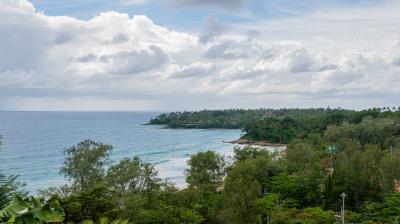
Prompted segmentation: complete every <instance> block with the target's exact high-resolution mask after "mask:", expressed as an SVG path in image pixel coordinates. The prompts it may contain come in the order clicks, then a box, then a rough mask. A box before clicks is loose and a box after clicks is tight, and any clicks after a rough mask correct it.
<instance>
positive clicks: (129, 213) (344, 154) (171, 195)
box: [0, 109, 400, 224]
mask: <svg viewBox="0 0 400 224" xmlns="http://www.w3.org/2000/svg"><path fill="white" fill-rule="evenodd" d="M151 123H153V124H164V125H167V126H169V127H175V128H182V127H183V128H215V127H222V128H238V127H239V128H244V130H245V134H244V137H245V138H248V139H252V140H256V141H259V140H262V141H270V142H277V143H288V144H287V149H286V150H285V151H283V152H280V153H269V152H268V151H267V150H264V149H258V148H252V147H243V148H239V147H236V148H235V149H234V153H235V154H234V156H233V159H232V160H229V159H226V158H229V157H222V156H221V155H219V154H218V153H216V152H212V151H207V152H200V153H197V154H194V155H192V156H191V158H190V160H189V161H188V168H187V169H186V182H187V184H188V187H187V188H185V189H177V188H176V187H175V186H174V185H173V184H171V183H167V182H162V181H161V179H160V178H159V177H158V173H157V171H156V170H155V168H154V166H153V165H152V164H149V163H145V162H142V161H141V160H140V159H139V158H137V157H134V158H131V159H130V158H125V159H122V160H121V161H119V162H117V163H115V164H109V159H108V156H109V154H110V152H111V149H112V147H111V146H109V145H104V144H101V143H96V142H93V141H90V140H87V141H84V142H82V143H79V144H78V145H76V146H73V147H71V148H69V149H66V153H67V157H66V160H65V163H64V166H63V167H62V169H61V173H62V174H63V175H64V176H65V177H67V178H68V179H69V180H70V185H69V186H65V187H63V188H61V189H56V190H54V189H50V190H48V191H47V193H46V195H51V193H56V194H57V195H58V197H59V198H60V203H61V207H62V208H63V210H64V211H65V221H66V222H70V223H83V222H87V223H104V224H105V223H113V222H114V223H118V222H120V223H122V222H125V223H126V222H129V223H143V224H145V223H212V224H214V223H215V224H217V223H229V224H231V223H233V224H234V223H238V224H242V223H252V224H253V223H263V224H264V223H270V224H274V223H276V224H278V223H282V224H286V223H289V224H299V223H300V224H314V223H315V224H320V223H332V224H333V223H338V218H337V215H338V214H339V213H338V211H339V210H340V206H341V200H340V196H339V194H340V193H342V192H345V193H347V195H348V197H347V198H346V216H345V217H346V223H396V221H399V220H400V217H399V215H400V194H399V193H395V188H396V187H397V188H398V187H399V183H400V166H399V164H400V114H399V112H398V111H396V112H392V111H388V110H387V109H385V110H381V109H370V110H364V111H351V110H343V109H280V110H267V109H260V110H226V111H201V112H184V113H170V114H163V115H160V116H159V117H157V118H155V119H153V120H152V121H151ZM329 146H331V147H332V148H333V147H334V148H335V152H334V153H333V151H332V150H330V151H327V148H328V147H329ZM332 148H331V149H332ZM3 178H4V177H3ZM0 180H1V177H0ZM0 186H1V182H0ZM0 189H1V187H0ZM12 191H13V190H10V191H7V192H8V194H9V192H12ZM0 196H1V191H0ZM43 207H45V206H43ZM51 208H54V207H51ZM15 210H18V209H15ZM55 210H57V209H53V210H52V211H55ZM57 211H58V210H57ZM4 214H5V213H4ZM4 214H3V215H4ZM7 214H8V213H7ZM35 217H36V218H35V219H38V218H43V217H44V216H43V217H42V216H40V215H39V216H35ZM85 220H91V221H85ZM121 220H125V221H121ZM5 221H7V220H5Z"/></svg>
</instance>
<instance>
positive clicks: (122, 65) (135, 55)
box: [101, 46, 168, 75]
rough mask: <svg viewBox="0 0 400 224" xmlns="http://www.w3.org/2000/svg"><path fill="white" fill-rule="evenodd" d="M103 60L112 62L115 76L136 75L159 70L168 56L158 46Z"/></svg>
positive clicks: (121, 53)
mask: <svg viewBox="0 0 400 224" xmlns="http://www.w3.org/2000/svg"><path fill="white" fill-rule="evenodd" d="M101 60H102V61H104V62H111V63H112V65H113V68H112V70H111V71H110V72H111V73H113V74H122V75H123V74H135V73H139V72H144V71H148V70H152V69H155V68H158V67H159V66H161V65H162V64H164V63H165V62H167V61H168V55H167V54H166V53H165V52H164V51H163V50H162V49H161V48H159V47H157V46H150V47H149V49H148V50H141V51H131V52H119V53H117V54H114V55H111V56H103V57H101Z"/></svg>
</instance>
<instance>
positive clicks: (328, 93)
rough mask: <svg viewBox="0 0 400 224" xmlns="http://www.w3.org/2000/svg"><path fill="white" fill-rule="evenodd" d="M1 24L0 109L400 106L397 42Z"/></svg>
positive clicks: (104, 25)
mask: <svg viewBox="0 0 400 224" xmlns="http://www.w3.org/2000/svg"><path fill="white" fill-rule="evenodd" d="M193 2H195V1H193ZM221 2H222V1H221ZM193 4H194V3H193ZM210 4H213V3H210ZM219 4H222V3H219ZM224 4H225V3H224ZM0 18H2V19H1V20H0V33H1V34H2V35H0V49H1V50H0V108H1V109H20V108H27V109H64V110H65V109H80V108H81V109H82V105H90V106H91V107H90V108H92V109H104V108H106V105H110V107H112V106H115V108H116V109H130V110H132V109H141V110H146V109H154V110H166V109H171V110H173V109H201V108H202V107H214V108H221V107H225V108H226V107H261V106H266V107H269V106H272V107H279V106H329V105H330V106H343V107H346V106H350V107H365V106H374V105H376V104H380V105H387V104H398V103H399V100H398V97H395V96H398V94H399V90H398V88H397V85H398V83H400V66H399V65H400V62H399V58H400V55H399V53H398V52H399V48H400V47H399V46H400V45H399V44H398V43H400V41H399V40H400V38H399V37H398V36H388V37H385V39H384V40H380V39H376V41H375V42H374V43H379V44H374V45H371V44H370V40H369V39H368V41H363V39H358V40H359V41H355V42H354V44H352V45H349V44H348V43H349V42H344V43H343V42H340V41H337V40H335V39H328V38H327V37H325V36H323V35H322V36H321V35H318V38H311V39H312V41H311V42H307V41H302V40H267V39H266V38H264V37H263V36H262V34H264V33H266V32H265V31H264V30H261V28H260V29H253V28H252V27H246V30H252V31H251V32H248V33H247V31H246V32H244V34H227V33H226V32H225V31H226V26H224V25H222V24H220V23H219V22H218V21H217V20H216V19H215V18H214V17H209V18H207V20H206V25H205V28H204V31H203V32H202V33H201V34H200V35H199V36H196V35H194V34H189V33H185V32H178V31H174V30H171V29H168V28H165V27H161V26H158V25H156V24H154V23H153V22H152V20H151V19H149V18H148V17H146V16H140V15H136V16H133V17H130V16H128V15H127V14H123V13H117V12H105V13H101V14H99V15H97V16H95V17H93V18H91V19H89V20H79V19H75V18H72V17H67V16H60V17H55V16H48V15H45V14H43V13H42V12H37V11H36V10H35V8H34V7H33V5H32V4H30V3H29V2H28V1H26V0H4V1H1V2H0ZM287 22H288V21H284V23H287ZM386 28H387V27H385V29H386ZM381 36H382V35H381ZM380 41H381V42H380ZM363 43H368V44H363ZM371 96H374V97H371ZM177 99H179V100H177ZM60 101H62V102H67V103H66V104H64V105H61V104H60V103H57V102H60ZM86 101H90V103H87V104H85V103H84V102H86ZM96 105H98V107H96ZM124 105H125V106H124ZM58 107H60V108H58ZM67 107H68V108H67ZM83 109H86V108H83Z"/></svg>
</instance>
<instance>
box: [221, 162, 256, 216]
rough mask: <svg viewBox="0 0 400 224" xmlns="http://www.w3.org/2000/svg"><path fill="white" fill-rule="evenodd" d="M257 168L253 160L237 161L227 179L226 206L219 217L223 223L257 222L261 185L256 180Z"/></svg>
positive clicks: (225, 188) (225, 186)
mask: <svg viewBox="0 0 400 224" xmlns="http://www.w3.org/2000/svg"><path fill="white" fill-rule="evenodd" d="M256 175H257V168H256V165H255V164H254V163H252V162H251V161H244V162H240V163H237V164H236V165H235V166H234V167H232V168H231V169H230V170H229V171H228V175H227V177H226V180H225V185H224V192H223V200H224V208H223V210H222V211H221V213H220V215H219V217H220V220H221V221H222V222H223V223H255V222H256V220H257V216H258V215H257V211H256V207H257V206H256V205H257V203H256V202H257V199H258V197H259V196H260V193H261V185H260V183H259V182H258V181H257V180H256V178H255V177H256Z"/></svg>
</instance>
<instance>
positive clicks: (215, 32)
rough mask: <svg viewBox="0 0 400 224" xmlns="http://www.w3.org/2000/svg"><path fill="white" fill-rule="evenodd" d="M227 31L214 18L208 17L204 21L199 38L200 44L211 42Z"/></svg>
mask: <svg viewBox="0 0 400 224" xmlns="http://www.w3.org/2000/svg"><path fill="white" fill-rule="evenodd" d="M226 30H227V27H226V26H225V25H223V24H221V23H219V22H218V20H217V18H215V17H214V16H208V17H207V18H206V19H205V25H204V29H203V31H202V33H201V34H200V36H199V38H200V39H199V40H200V42H201V43H207V42H209V41H212V40H213V39H214V38H215V37H217V36H220V35H222V34H223V33H224V32H225V31H226Z"/></svg>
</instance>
